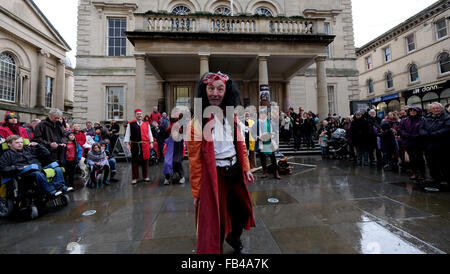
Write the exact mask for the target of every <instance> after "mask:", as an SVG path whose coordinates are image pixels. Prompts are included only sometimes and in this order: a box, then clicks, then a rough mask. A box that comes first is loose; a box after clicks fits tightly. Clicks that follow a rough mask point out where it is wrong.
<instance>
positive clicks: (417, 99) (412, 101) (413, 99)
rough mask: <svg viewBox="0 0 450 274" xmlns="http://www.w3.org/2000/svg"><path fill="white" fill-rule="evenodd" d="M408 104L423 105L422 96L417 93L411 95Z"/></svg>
mask: <svg viewBox="0 0 450 274" xmlns="http://www.w3.org/2000/svg"><path fill="white" fill-rule="evenodd" d="M407 105H408V106H412V107H420V108H421V107H422V100H420V97H419V96H417V95H414V96H411V97H410V98H409V99H408V103H407Z"/></svg>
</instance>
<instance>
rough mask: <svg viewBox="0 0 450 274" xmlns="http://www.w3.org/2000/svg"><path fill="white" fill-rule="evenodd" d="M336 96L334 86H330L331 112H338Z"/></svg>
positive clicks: (329, 104)
mask: <svg viewBox="0 0 450 274" xmlns="http://www.w3.org/2000/svg"><path fill="white" fill-rule="evenodd" d="M334 98H335V96H334V86H328V112H329V113H331V114H334V113H336V103H335V99H334Z"/></svg>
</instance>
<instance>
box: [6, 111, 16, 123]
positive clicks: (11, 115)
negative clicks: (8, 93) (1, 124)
mask: <svg viewBox="0 0 450 274" xmlns="http://www.w3.org/2000/svg"><path fill="white" fill-rule="evenodd" d="M14 118H16V119H19V117H18V116H17V114H16V113H15V112H13V111H7V112H6V113H5V121H6V122H8V120H9V119H14Z"/></svg>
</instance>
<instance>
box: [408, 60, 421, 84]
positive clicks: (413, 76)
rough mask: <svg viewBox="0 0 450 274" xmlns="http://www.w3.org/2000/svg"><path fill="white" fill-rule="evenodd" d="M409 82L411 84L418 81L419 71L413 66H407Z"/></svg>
mask: <svg viewBox="0 0 450 274" xmlns="http://www.w3.org/2000/svg"><path fill="white" fill-rule="evenodd" d="M409 81H410V82H411V83H413V82H417V81H419V70H418V69H417V65H415V64H412V65H410V66H409Z"/></svg>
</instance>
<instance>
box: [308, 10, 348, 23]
mask: <svg viewBox="0 0 450 274" xmlns="http://www.w3.org/2000/svg"><path fill="white" fill-rule="evenodd" d="M341 13H342V10H317V9H305V10H304V11H303V14H304V15H305V17H306V18H308V19H309V18H318V17H331V18H332V20H333V23H336V17H337V16H338V15H339V14H341Z"/></svg>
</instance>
